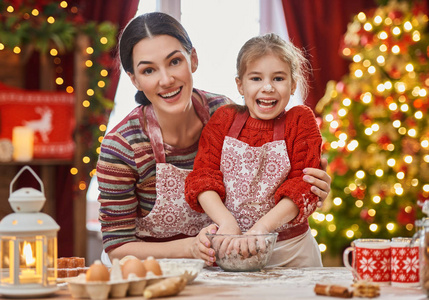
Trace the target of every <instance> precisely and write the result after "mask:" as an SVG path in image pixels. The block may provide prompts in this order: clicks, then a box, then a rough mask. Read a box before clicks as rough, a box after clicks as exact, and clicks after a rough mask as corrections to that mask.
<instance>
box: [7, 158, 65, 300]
mask: <svg viewBox="0 0 429 300" xmlns="http://www.w3.org/2000/svg"><path fill="white" fill-rule="evenodd" d="M25 170H28V171H29V172H31V173H32V175H33V176H34V177H35V178H36V179H37V181H38V182H39V184H40V188H41V190H40V191H39V190H36V189H34V188H28V187H27V188H21V189H19V190H17V191H15V192H12V190H13V184H14V183H15V181H16V180H17V179H18V177H19V176H20V175H21V174H22V172H24V171H25ZM45 201H46V198H45V195H44V188H43V183H42V181H41V180H40V178H39V177H38V176H37V174H36V173H35V172H34V171H33V170H32V169H31V168H30V167H29V166H25V167H23V168H22V169H21V170H20V171H19V172H18V174H17V175H16V176H15V178H14V179H13V180H12V182H11V184H10V196H9V203H10V205H11V207H12V209H13V210H14V212H15V213H12V214H10V215H7V216H6V217H4V218H3V220H1V222H0V269H1V273H0V294H1V295H4V296H10V297H31V296H44V295H48V294H51V293H53V292H55V291H57V290H58V287H57V283H56V280H57V232H58V230H59V229H60V227H59V226H58V224H57V223H56V222H55V221H54V219H52V218H51V217H50V216H48V215H47V214H45V213H41V212H40V210H41V209H42V207H43V204H44V203H45Z"/></svg>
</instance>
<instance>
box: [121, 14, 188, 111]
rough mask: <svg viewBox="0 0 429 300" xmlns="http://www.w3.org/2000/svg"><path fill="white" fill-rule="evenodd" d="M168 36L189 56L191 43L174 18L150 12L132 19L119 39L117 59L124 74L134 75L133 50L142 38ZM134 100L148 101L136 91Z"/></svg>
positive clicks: (140, 102)
mask: <svg viewBox="0 0 429 300" xmlns="http://www.w3.org/2000/svg"><path fill="white" fill-rule="evenodd" d="M158 35H169V36H171V37H174V38H176V39H177V40H178V41H179V42H180V43H181V44H182V46H183V48H184V49H185V50H186V52H188V53H189V54H191V52H192V48H193V46H192V42H191V40H190V38H189V36H188V33H187V32H186V30H185V28H183V26H182V24H180V22H179V21H177V20H176V19H175V18H173V17H171V16H170V15H167V14H165V13H161V12H151V13H147V14H143V15H140V16H137V17H135V18H134V19H132V20H131V21H130V22H129V23H128V24H127V26H126V27H125V28H124V30H123V31H122V34H121V36H120V38H119V57H120V60H121V64H122V67H123V68H124V70H125V71H126V72H130V73H131V74H134V68H133V49H134V46H135V45H136V44H137V43H138V42H140V41H141V40H142V39H144V38H151V37H155V36H158ZM135 100H136V102H137V103H138V104H142V105H148V104H150V101H149V100H148V99H147V97H146V95H145V94H144V93H143V92H142V91H138V92H137V94H136V96H135Z"/></svg>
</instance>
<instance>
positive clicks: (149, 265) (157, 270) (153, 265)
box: [143, 256, 162, 276]
mask: <svg viewBox="0 0 429 300" xmlns="http://www.w3.org/2000/svg"><path fill="white" fill-rule="evenodd" d="M143 264H144V266H145V268H146V271H147V272H152V273H153V274H154V275H156V276H161V275H162V270H161V266H160V265H159V263H158V261H157V260H156V259H155V258H153V257H152V256H149V257H148V258H146V259H145V260H144V261H143Z"/></svg>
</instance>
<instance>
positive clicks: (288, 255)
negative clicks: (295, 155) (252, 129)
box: [220, 111, 321, 266]
mask: <svg viewBox="0 0 429 300" xmlns="http://www.w3.org/2000/svg"><path fill="white" fill-rule="evenodd" d="M248 118H249V112H248V111H246V112H245V113H239V114H238V115H237V117H236V119H235V120H234V122H233V124H232V126H231V128H230V130H229V132H228V135H227V136H226V137H225V141H224V143H223V147H222V156H221V164H220V166H221V167H220V169H221V171H222V173H223V178H224V179H223V180H224V184H225V189H226V198H225V206H226V207H227V208H228V210H229V211H230V212H231V213H232V215H233V216H234V217H235V219H236V220H237V222H238V225H239V226H240V229H241V230H242V231H243V232H245V231H247V230H249V229H250V228H251V227H252V226H253V225H254V224H255V223H256V222H257V221H258V220H259V219H261V218H262V217H263V216H264V215H265V214H267V213H268V212H269V211H270V210H271V209H272V208H274V206H275V200H274V194H275V192H276V190H277V189H278V188H279V187H280V185H281V184H282V183H283V182H284V181H285V180H286V178H287V176H288V174H289V171H290V168H291V167H290V160H289V155H288V152H287V147H286V142H285V139H284V132H285V118H286V114H282V115H280V116H279V117H277V118H276V119H275V120H274V134H273V141H272V142H269V143H266V144H264V145H263V146H261V147H252V146H250V145H248V144H246V143H244V142H242V141H239V140H238V139H237V138H238V136H239V134H240V132H241V130H242V128H243V127H244V124H245V123H246V121H247V119H248ZM276 231H277V232H279V238H278V242H277V244H276V247H275V250H274V254H273V257H272V259H271V260H270V262H269V263H268V264H269V265H276V266H280V265H282V266H284V265H287V264H292V261H291V260H293V261H297V260H302V259H301V258H299V256H305V258H304V257H303V260H304V261H305V263H304V265H307V264H309V266H318V265H321V261H320V252H319V251H318V247H317V243H315V240H314V238H313V236H312V235H311V234H309V227H308V222H304V223H299V224H297V225H291V224H284V225H282V226H281V227H279V228H277V229H276ZM290 242H293V243H292V244H291V243H290ZM314 243H315V245H314ZM284 245H286V247H285V246H284ZM308 245H310V246H312V247H313V248H314V246H315V247H316V248H317V249H315V250H317V253H318V257H315V256H317V255H315V254H314V253H313V251H311V250H309V249H306V248H305V247H308ZM313 250H314V249H313ZM306 253H308V254H309V255H310V257H309V258H308V259H307V256H308V255H307V254H306ZM317 253H316V254H317ZM313 261H314V262H313ZM318 262H320V264H319V263H318Z"/></svg>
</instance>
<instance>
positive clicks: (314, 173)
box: [303, 158, 331, 207]
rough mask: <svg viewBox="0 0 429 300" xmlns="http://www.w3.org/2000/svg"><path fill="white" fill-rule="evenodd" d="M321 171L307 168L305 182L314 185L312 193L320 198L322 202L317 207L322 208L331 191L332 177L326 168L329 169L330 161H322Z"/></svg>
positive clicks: (323, 159)
mask: <svg viewBox="0 0 429 300" xmlns="http://www.w3.org/2000/svg"><path fill="white" fill-rule="evenodd" d="M321 167H322V170H320V169H315V168H305V169H304V174H305V175H304V177H303V179H304V181H305V182H308V183H310V184H311V185H313V186H312V187H311V191H312V192H313V193H314V194H316V195H317V196H319V198H320V200H319V201H318V202H317V206H318V207H321V206H322V204H323V201H325V200H326V197H328V194H329V192H330V191H331V177H330V176H329V175H328V173H326V168H327V167H328V160H327V159H326V158H322V159H321Z"/></svg>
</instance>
